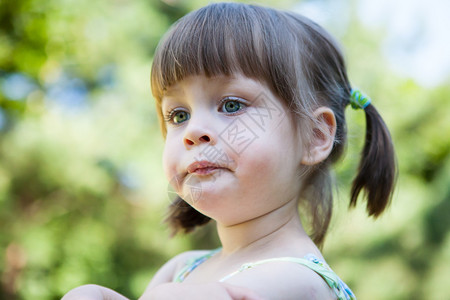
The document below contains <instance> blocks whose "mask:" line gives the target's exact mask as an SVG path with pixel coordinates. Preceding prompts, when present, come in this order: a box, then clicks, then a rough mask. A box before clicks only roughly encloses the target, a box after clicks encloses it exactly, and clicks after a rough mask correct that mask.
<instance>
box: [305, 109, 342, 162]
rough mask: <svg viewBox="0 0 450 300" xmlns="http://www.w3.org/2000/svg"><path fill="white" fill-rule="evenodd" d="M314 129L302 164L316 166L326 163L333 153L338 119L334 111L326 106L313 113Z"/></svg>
mask: <svg viewBox="0 0 450 300" xmlns="http://www.w3.org/2000/svg"><path fill="white" fill-rule="evenodd" d="M313 118H314V120H313V121H314V122H313V128H312V130H311V132H312V134H311V136H310V140H309V143H308V145H307V147H306V149H305V150H306V151H305V153H304V154H303V157H302V164H304V165H310V166H311V165H315V164H318V163H320V162H321V161H324V160H325V159H326V158H327V157H328V156H329V155H330V153H331V150H332V149H333V144H334V137H335V135H336V118H335V116H334V113H333V111H332V110H331V109H330V108H328V107H325V106H322V107H319V108H318V109H316V110H315V111H314V113H313Z"/></svg>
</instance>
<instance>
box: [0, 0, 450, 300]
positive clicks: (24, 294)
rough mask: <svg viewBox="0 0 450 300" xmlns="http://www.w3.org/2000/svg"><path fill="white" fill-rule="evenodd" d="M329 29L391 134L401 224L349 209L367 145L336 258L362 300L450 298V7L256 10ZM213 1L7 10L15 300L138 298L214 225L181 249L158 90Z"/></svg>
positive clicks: (47, 2) (330, 244)
mask: <svg viewBox="0 0 450 300" xmlns="http://www.w3.org/2000/svg"><path fill="white" fill-rule="evenodd" d="M255 2H256V3H260V4H265V5H270V6H273V7H278V8H283V9H289V10H294V11H297V12H299V13H302V14H305V15H307V16H309V17H310V18H312V19H314V20H315V21H317V22H318V23H320V24H321V25H323V26H324V27H325V28H326V29H328V30H329V31H331V32H332V33H333V35H335V36H336V38H337V39H338V40H339V41H340V42H341V44H342V46H343V48H344V51H345V55H346V58H347V63H348V67H349V76H350V78H351V81H352V83H353V84H354V85H356V86H359V87H360V88H361V89H363V90H364V91H366V93H367V94H369V95H370V96H371V97H372V99H373V103H374V104H375V106H376V107H377V108H378V109H379V111H380V112H381V114H382V115H383V117H384V118H385V120H386V123H387V124H388V126H389V127H390V129H391V132H392V136H393V139H394V143H395V146H396V150H397V158H398V165H399V169H400V173H399V180H398V187H397V189H396V193H395V196H394V199H393V202H392V205H391V207H390V209H389V211H388V212H387V213H386V214H385V215H383V216H382V217H381V218H379V219H378V220H376V221H374V220H372V219H368V218H367V217H366V216H365V209H364V205H358V207H357V208H356V209H353V210H350V211H348V210H347V205H348V201H349V197H348V187H349V185H350V183H351V180H352V176H353V174H354V170H355V168H356V165H357V161H358V156H359V151H360V150H361V146H362V140H363V138H364V117H363V114H362V113H361V112H355V111H350V109H349V110H348V112H347V117H348V121H349V124H348V126H349V131H350V132H349V134H350V139H349V140H350V143H349V147H348V150H347V155H346V158H345V159H344V160H343V161H342V163H340V164H339V165H338V166H337V168H336V175H337V178H338V179H337V185H338V186H339V193H338V194H337V199H336V210H335V216H334V219H333V221H332V226H331V230H330V234H329V236H328V239H327V241H326V243H325V247H324V255H325V257H326V258H327V260H328V263H329V264H330V265H331V266H332V267H333V269H334V270H335V271H336V272H337V273H338V274H339V275H340V276H341V277H342V278H343V279H344V280H345V281H346V282H347V283H348V285H349V286H350V287H351V288H352V289H353V290H354V292H355V293H356V295H357V297H358V298H359V299H450V284H449V283H450V281H449V278H450V234H449V229H450V154H449V153H450V121H449V116H450V34H449V32H450V22H449V20H450V19H449V17H448V15H449V13H450V1H446V0H440V1H439V0H429V1H420V0H409V1H407V0H401V1H388V0H382V1H371V0H359V1H358V0H354V1H350V0H333V1H332V0H328V1H326V0H322V1H319V0H317V1H291V0H284V1H280V0H279V1H276V0H273V1H269V0H268V1H259V2H258V1H252V3H255ZM207 3H208V1H200V0H197V1H183V0H166V1H157V0H41V1H39V0H0V228H1V231H0V283H1V284H0V299H60V298H61V296H62V295H63V294H64V293H65V292H67V291H68V290H70V289H71V288H73V287H75V286H78V285H82V284H86V283H96V284H100V285H105V286H108V287H110V288H113V289H115V290H117V291H119V292H121V293H123V294H124V295H126V296H128V297H130V298H131V299H136V298H138V297H139V296H140V295H141V294H142V292H143V291H144V289H145V286H146V285H147V283H148V282H149V280H150V279H151V278H152V276H153V274H154V272H155V271H156V270H157V269H158V268H159V267H160V266H161V265H162V264H163V263H164V262H165V261H167V260H168V259H169V258H171V257H172V256H174V255H176V254H177V253H179V252H181V251H186V250H189V249H197V248H209V249H211V248H215V247H216V246H218V240H217V238H216V235H215V233H214V228H213V227H211V226H209V227H206V228H204V229H202V230H199V231H197V232H196V233H195V234H193V235H191V236H184V237H183V236H177V237H175V238H172V239H171V238H169V231H168V229H167V228H166V226H165V225H164V224H163V223H162V220H163V218H164V213H165V208H166V206H167V205H168V203H169V200H168V199H169V197H168V195H167V186H168V183H167V181H166V180H165V179H164V176H163V173H162V167H161V152H162V146H163V139H162V137H161V135H160V132H159V128H158V122H157V117H156V113H155V110H154V103H153V100H152V97H151V93H150V88H149V73H150V66H151V62H152V56H153V53H154V49H155V46H156V44H157V42H158V40H159V39H160V37H161V36H162V34H163V33H164V32H165V31H166V29H167V28H168V26H169V25H170V24H172V23H173V22H174V21H175V20H177V19H178V18H179V17H181V16H183V15H184V14H186V13H187V12H189V11H191V10H193V9H196V8H199V7H201V6H203V5H205V4H207Z"/></svg>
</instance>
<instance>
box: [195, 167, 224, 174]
mask: <svg viewBox="0 0 450 300" xmlns="http://www.w3.org/2000/svg"><path fill="white" fill-rule="evenodd" d="M221 169H222V168H214V167H210V168H201V169H197V170H195V171H194V172H193V174H197V175H210V174H212V173H214V172H216V171H218V170H221Z"/></svg>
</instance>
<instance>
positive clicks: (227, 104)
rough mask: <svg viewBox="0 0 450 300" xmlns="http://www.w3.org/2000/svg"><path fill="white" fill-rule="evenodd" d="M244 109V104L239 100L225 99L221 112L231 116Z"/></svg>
mask: <svg viewBox="0 0 450 300" xmlns="http://www.w3.org/2000/svg"><path fill="white" fill-rule="evenodd" d="M244 107H245V104H244V103H242V102H240V101H239V100H237V99H234V98H226V99H224V101H223V103H222V106H221V111H223V112H226V113H230V114H232V113H235V112H238V111H239V110H241V109H243V108H244Z"/></svg>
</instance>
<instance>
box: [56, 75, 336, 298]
mask: <svg viewBox="0 0 450 300" xmlns="http://www.w3.org/2000/svg"><path fill="white" fill-rule="evenodd" d="M283 103H284V102H283V101H281V100H280V99H278V98H277V96H276V95H274V94H273V93H272V92H271V90H270V89H269V88H268V87H267V86H266V85H265V84H264V83H262V82H259V81H256V80H253V79H250V78H246V77H244V76H242V75H240V74H235V75H233V76H230V77H225V76H218V77H213V78H207V77H205V76H201V75H199V76H191V77H187V78H185V79H184V80H182V81H180V82H178V83H176V84H175V85H173V86H171V87H170V88H169V89H168V91H167V93H166V94H165V96H164V97H163V100H162V110H163V114H164V116H165V119H166V127H167V136H166V143H165V149H164V155H163V165H164V171H165V174H166V176H167V178H168V180H169V181H170V182H172V183H174V184H173V185H174V189H175V191H176V192H177V193H178V194H179V195H180V196H181V197H182V198H183V199H185V200H186V201H187V202H188V203H189V204H190V205H192V206H193V207H194V208H195V209H197V210H198V211H200V212H202V213H203V214H205V215H207V216H209V217H211V218H212V219H214V220H215V221H216V224H217V231H218V234H219V238H220V241H221V243H222V250H221V251H220V252H219V253H217V254H215V255H214V256H213V257H211V258H210V259H208V260H207V261H206V262H204V263H202V264H201V265H200V266H199V267H198V268H196V269H195V270H194V271H193V272H192V273H191V274H189V275H188V276H187V277H186V279H185V281H184V282H183V283H182V284H179V283H172V282H171V281H172V278H173V276H174V274H176V273H177V272H178V271H179V270H180V269H181V268H182V267H183V266H184V265H185V263H186V261H187V260H189V259H190V258H192V257H197V256H199V255H201V254H203V253H204V252H201V251H190V252H186V253H183V254H180V255H178V256H176V257H175V258H173V259H172V260H170V261H169V262H168V263H166V264H165V265H164V266H163V267H162V268H161V269H160V270H159V271H158V272H157V274H156V275H155V276H154V278H153V280H152V281H151V282H150V284H149V286H148V287H147V289H146V291H145V293H144V294H143V295H142V297H141V298H140V299H172V298H171V297H173V298H174V299H175V298H177V299H180V298H182V299H334V296H333V294H332V293H331V290H330V288H329V287H328V286H327V285H326V283H325V282H324V280H323V279H322V278H320V277H319V275H317V274H316V273H315V272H313V271H312V270H310V269H308V268H306V267H304V266H302V265H298V264H295V263H287V262H272V263H267V264H263V265H259V266H258V267H255V268H252V269H248V270H245V271H244V272H241V273H239V274H237V275H236V276H233V277H231V278H230V279H228V280H227V281H226V283H219V282H218V281H219V280H220V279H221V278H223V277H224V276H226V275H228V274H230V273H232V272H234V271H236V270H237V269H239V267H240V266H241V265H242V264H244V263H248V262H251V261H257V260H261V259H267V258H274V257H283V256H290V257H303V256H305V255H306V254H308V253H312V254H314V255H316V256H317V257H319V258H321V259H323V257H322V255H321V253H320V251H319V250H318V249H317V247H316V246H315V245H314V243H313V242H312V241H311V239H310V238H309V237H308V235H307V234H306V232H305V231H304V229H303V227H302V224H301V221H300V218H299V216H298V212H297V204H298V203H297V201H298V198H299V197H298V196H299V193H300V190H301V186H302V177H301V174H302V172H304V171H305V168H308V167H309V166H311V165H314V164H317V163H319V162H321V161H322V160H324V159H325V158H326V157H328V155H329V154H330V152H331V149H332V146H333V140H334V135H335V130H336V121H335V118H334V114H333V112H332V111H331V110H330V109H329V108H327V107H319V108H317V109H316V110H315V112H314V117H315V118H316V119H317V121H318V122H317V125H316V127H315V128H313V129H312V130H313V131H314V133H315V134H314V135H312V136H313V138H312V139H311V140H309V141H308V143H305V142H304V141H302V139H301V134H300V133H301V130H305V128H301V127H299V126H300V125H297V124H296V123H294V122H293V120H292V116H291V113H290V112H289V110H288V108H287V107H286V105H285V104H283ZM262 114H263V115H265V116H266V117H263V118H261V115H262ZM269 115H270V117H268V116H269ZM236 124H238V126H237V127H236V126H235V125H236ZM233 129H235V130H237V131H234V130H233ZM244 129H245V130H244ZM236 132H240V135H239V136H233V133H236ZM243 141H245V142H243ZM239 143H241V144H239ZM243 145H244V146H245V147H243ZM211 149H214V150H215V151H217V152H218V153H220V156H217V155H215V156H212V155H211V153H212V152H210V151H209V150H211ZM224 158H226V159H224ZM198 162H200V163H198ZM192 191H197V192H198V191H200V193H193V192H192ZM90 287H91V288H92V286H90ZM96 287H97V289H99V290H102V289H103V288H102V287H99V286H96ZM69 294H70V293H69ZM261 297H263V298H261ZM63 299H64V298H63ZM67 299H84V298H67ZM86 299H102V298H86ZM110 299H123V298H114V297H113V298H110Z"/></svg>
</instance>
